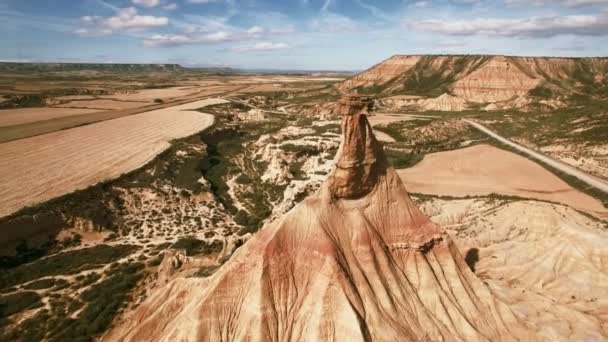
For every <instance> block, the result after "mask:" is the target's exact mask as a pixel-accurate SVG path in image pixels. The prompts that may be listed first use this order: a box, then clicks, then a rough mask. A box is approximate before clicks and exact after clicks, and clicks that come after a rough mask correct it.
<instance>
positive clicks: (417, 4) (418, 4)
mask: <svg viewBox="0 0 608 342" xmlns="http://www.w3.org/2000/svg"><path fill="white" fill-rule="evenodd" d="M431 4H432V3H431V2H430V1H416V2H414V3H412V4H410V7H414V8H427V7H431Z"/></svg>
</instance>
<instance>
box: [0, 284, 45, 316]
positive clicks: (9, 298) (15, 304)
mask: <svg viewBox="0 0 608 342" xmlns="http://www.w3.org/2000/svg"><path fill="white" fill-rule="evenodd" d="M40 305H42V302H41V301H40V296H39V295H38V294H37V293H36V292H33V291H25V292H17V293H11V294H9V295H6V296H1V297H0V319H2V318H5V317H8V316H11V315H13V314H16V313H19V312H21V311H23V310H26V309H29V308H32V307H36V306H40Z"/></svg>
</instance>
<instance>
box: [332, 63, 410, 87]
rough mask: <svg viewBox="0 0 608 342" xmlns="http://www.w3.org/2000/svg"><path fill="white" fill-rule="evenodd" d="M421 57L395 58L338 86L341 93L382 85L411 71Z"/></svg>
mask: <svg viewBox="0 0 608 342" xmlns="http://www.w3.org/2000/svg"><path fill="white" fill-rule="evenodd" d="M420 58H421V56H393V57H391V58H389V59H387V60H385V61H383V62H382V63H379V64H377V65H375V66H373V67H371V68H370V69H368V70H367V71H365V72H363V73H360V74H357V75H355V76H353V77H351V78H349V79H347V80H345V81H344V82H341V83H339V84H338V85H337V88H338V89H339V90H341V91H347V90H351V89H354V88H357V87H360V86H368V85H371V84H382V83H386V82H388V81H390V80H391V79H392V78H394V77H397V76H399V75H401V74H403V73H404V72H406V71H408V70H410V69H411V68H412V67H413V66H414V65H416V63H418V61H419V60H420Z"/></svg>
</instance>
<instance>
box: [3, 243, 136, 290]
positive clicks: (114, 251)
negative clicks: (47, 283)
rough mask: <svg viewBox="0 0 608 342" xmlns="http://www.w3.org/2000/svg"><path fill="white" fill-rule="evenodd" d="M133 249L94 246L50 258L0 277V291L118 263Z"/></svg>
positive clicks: (133, 248)
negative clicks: (116, 261) (34, 281)
mask: <svg viewBox="0 0 608 342" xmlns="http://www.w3.org/2000/svg"><path fill="white" fill-rule="evenodd" d="M136 249H137V247H136V246H132V245H118V246H108V245H97V246H95V247H90V248H83V249H77V250H73V251H69V252H64V253H59V254H54V255H51V256H49V257H47V258H43V259H38V260H36V261H34V262H31V263H29V264H23V265H20V266H18V267H15V268H12V269H7V270H5V271H3V272H2V273H0V289H1V288H6V287H9V286H13V285H17V284H22V283H25V282H29V281H31V280H34V279H39V278H43V277H48V276H53V275H67V274H75V273H79V272H81V271H84V270H89V269H93V268H98V267H100V266H103V265H105V264H108V263H111V262H113V261H115V260H119V259H121V258H123V257H125V256H127V255H129V254H131V253H133V252H134V251H135V250H136Z"/></svg>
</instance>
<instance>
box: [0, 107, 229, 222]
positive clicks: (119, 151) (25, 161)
mask: <svg viewBox="0 0 608 342" xmlns="http://www.w3.org/2000/svg"><path fill="white" fill-rule="evenodd" d="M223 101H224V100H221V99H206V100H201V101H196V102H192V103H188V104H184V105H179V106H175V107H168V108H164V109H160V110H155V111H151V112H146V113H142V114H136V115H131V116H127V117H122V118H119V119H115V120H109V121H104V122H99V123H96V124H92V125H88V126H82V127H77V128H73V129H69V130H63V131H57V132H53V133H49V134H45V135H41V136H36V137H31V138H27V139H22V140H16V141H11V142H7V143H3V144H0V174H1V175H2V178H1V179H0V216H4V215H8V214H10V213H13V212H15V211H17V210H19V209H21V208H23V207H25V206H30V205H34V204H37V203H41V202H44V201H46V200H49V199H51V198H54V197H57V196H61V195H64V194H67V193H70V192H73V191H75V190H77V189H82V188H85V187H87V186H90V185H93V184H96V183H98V182H101V181H103V180H107V179H111V178H114V177H117V176H120V175H121V174H123V173H126V172H129V171H132V170H134V169H136V168H138V167H140V166H142V165H144V164H145V163H146V162H148V161H149V160H151V159H152V158H154V157H155V156H156V155H157V154H158V153H160V152H161V151H163V150H165V149H166V148H167V147H169V141H170V140H173V139H177V138H181V137H186V136H189V135H191V134H194V133H196V132H199V131H201V130H203V129H205V128H207V127H209V126H210V125H211V124H212V123H213V116H211V115H208V114H203V113H199V112H196V111H191V110H194V109H197V108H201V107H204V106H207V105H211V104H215V103H221V102H223Z"/></svg>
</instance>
